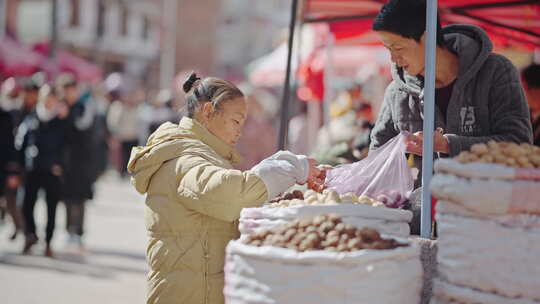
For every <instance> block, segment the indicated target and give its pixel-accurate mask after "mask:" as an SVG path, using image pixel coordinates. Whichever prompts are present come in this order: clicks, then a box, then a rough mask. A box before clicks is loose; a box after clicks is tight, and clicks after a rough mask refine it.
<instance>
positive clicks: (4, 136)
mask: <svg viewBox="0 0 540 304" xmlns="http://www.w3.org/2000/svg"><path fill="white" fill-rule="evenodd" d="M14 130H15V128H14V125H13V118H12V117H11V115H10V114H9V113H8V112H6V111H4V110H3V109H1V108H0V147H2V149H0V201H1V202H2V204H0V205H2V211H3V212H4V210H5V212H7V213H8V214H9V215H10V217H11V219H12V222H13V226H14V227H13V233H12V234H11V236H10V239H11V240H14V239H15V238H16V237H17V234H18V233H19V232H22V231H23V229H24V227H23V220H22V216H21V214H20V210H19V208H17V201H16V191H17V188H18V187H19V184H20V178H19V176H18V172H19V170H18V168H19V167H18V165H17V163H16V160H17V158H16V151H15V142H14V139H15V138H14V133H13V132H14ZM13 192H15V193H13ZM6 193H8V195H6Z"/></svg>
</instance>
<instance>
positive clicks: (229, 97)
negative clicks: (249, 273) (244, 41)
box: [128, 73, 320, 304]
mask: <svg viewBox="0 0 540 304" xmlns="http://www.w3.org/2000/svg"><path fill="white" fill-rule="evenodd" d="M184 91H185V92H186V93H187V96H186V97H187V102H188V114H189V115H188V117H184V118H182V120H181V121H180V123H179V124H178V125H176V124H172V123H165V124H163V125H162V126H161V127H160V128H159V129H158V130H157V131H156V132H155V133H154V134H152V135H151V136H150V138H149V139H148V142H147V145H146V146H144V147H136V148H134V149H133V151H132V153H131V159H130V161H129V165H128V170H129V172H130V173H132V184H133V185H134V186H135V188H136V189H137V191H138V192H140V193H143V194H146V210H145V220H146V228H147V230H148V233H149V241H148V246H147V261H148V263H149V266H150V273H149V275H148V290H147V294H148V296H147V303H160V304H163V303H177V304H190V303H193V304H201V303H210V304H217V303H223V302H224V298H223V286H224V273H223V268H224V261H225V247H226V245H227V243H228V242H229V241H230V240H232V239H235V238H238V237H239V232H238V228H237V226H238V221H237V220H238V218H239V217H240V211H241V210H242V208H246V207H256V206H260V205H261V204H262V203H263V202H265V201H267V200H269V199H272V198H274V197H275V196H277V195H278V194H280V193H281V192H283V191H285V190H286V189H287V188H289V187H291V186H293V185H294V184H295V183H300V184H303V183H306V182H307V181H308V180H309V181H310V182H311V181H315V180H316V178H315V176H317V175H318V173H319V172H318V170H317V169H316V168H315V167H314V165H315V164H314V162H313V161H311V160H308V159H307V158H306V157H305V156H298V155H294V154H292V153H290V152H287V151H280V152H278V153H276V154H274V155H273V156H271V157H269V158H267V159H265V160H263V161H262V162H261V163H260V164H258V165H256V166H255V167H254V168H252V169H251V170H249V171H245V172H242V171H239V170H234V169H233V168H232V164H234V163H237V162H238V161H239V159H240V158H239V156H238V155H237V153H236V151H235V150H234V145H235V143H236V141H237V140H238V138H239V137H240V134H241V129H242V125H243V123H244V121H245V117H246V111H247V110H246V103H245V100H244V98H243V95H242V93H241V92H240V91H239V90H238V89H237V88H236V87H235V86H234V85H232V84H231V83H229V82H227V81H224V80H220V79H216V78H205V79H202V80H201V79H200V78H198V77H197V76H196V75H195V74H194V73H193V74H192V75H190V77H189V78H188V80H187V81H186V83H185V84H184ZM261 140H264V139H261ZM319 182H320V181H319Z"/></svg>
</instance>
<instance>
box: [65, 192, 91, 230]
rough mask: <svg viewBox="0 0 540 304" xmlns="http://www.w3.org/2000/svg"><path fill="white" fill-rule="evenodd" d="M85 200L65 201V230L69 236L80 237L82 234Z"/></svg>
mask: <svg viewBox="0 0 540 304" xmlns="http://www.w3.org/2000/svg"><path fill="white" fill-rule="evenodd" d="M85 203H86V200H84V199H80V200H66V201H65V205H66V213H67V221H66V229H67V231H68V232H69V234H75V235H78V236H82V235H83V233H84V229H83V226H84V209H85Z"/></svg>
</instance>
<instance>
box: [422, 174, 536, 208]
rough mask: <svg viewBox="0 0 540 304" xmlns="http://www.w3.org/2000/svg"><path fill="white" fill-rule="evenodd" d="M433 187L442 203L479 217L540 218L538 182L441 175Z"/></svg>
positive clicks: (437, 176) (435, 179) (436, 177)
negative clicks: (449, 203) (452, 205)
mask: <svg viewBox="0 0 540 304" xmlns="http://www.w3.org/2000/svg"><path fill="white" fill-rule="evenodd" d="M437 171H438V170H437ZM430 187H431V190H432V192H433V195H434V196H436V197H437V198H438V199H442V200H448V201H451V202H453V203H454V204H458V205H460V206H461V207H463V208H465V209H466V210H469V211H471V212H474V213H475V216H482V215H505V214H521V213H526V214H540V183H539V182H537V181H530V180H503V179H480V178H466V177H462V176H457V175H452V174H448V173H437V174H436V175H435V176H434V177H433V179H432V181H431V185H430Z"/></svg>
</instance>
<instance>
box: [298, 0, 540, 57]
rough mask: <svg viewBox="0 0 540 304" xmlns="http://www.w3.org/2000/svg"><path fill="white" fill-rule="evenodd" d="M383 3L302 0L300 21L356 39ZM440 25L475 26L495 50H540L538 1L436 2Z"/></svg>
mask: <svg viewBox="0 0 540 304" xmlns="http://www.w3.org/2000/svg"><path fill="white" fill-rule="evenodd" d="M385 2H386V1H384V0H363V1H359V0H305V2H304V11H303V13H302V20H303V22H306V23H312V22H327V23H328V24H329V26H330V31H331V32H332V33H333V34H334V36H335V38H336V40H347V39H354V38H358V37H359V36H362V35H365V34H366V33H368V32H369V31H370V30H371V24H372V23H373V18H374V17H375V16H376V15H377V13H378V11H379V10H380V8H381V7H382V5H383V4H384V3H385ZM438 2H439V14H440V17H441V22H442V23H443V24H455V23H465V24H475V25H478V26H480V27H482V28H483V29H485V30H486V32H487V33H488V35H489V36H490V38H491V39H492V40H493V42H494V43H495V45H497V46H506V45H509V44H512V45H516V44H519V45H522V46H524V47H527V48H529V49H533V48H535V47H540V17H539V16H540V1H538V0H439V1H438Z"/></svg>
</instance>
